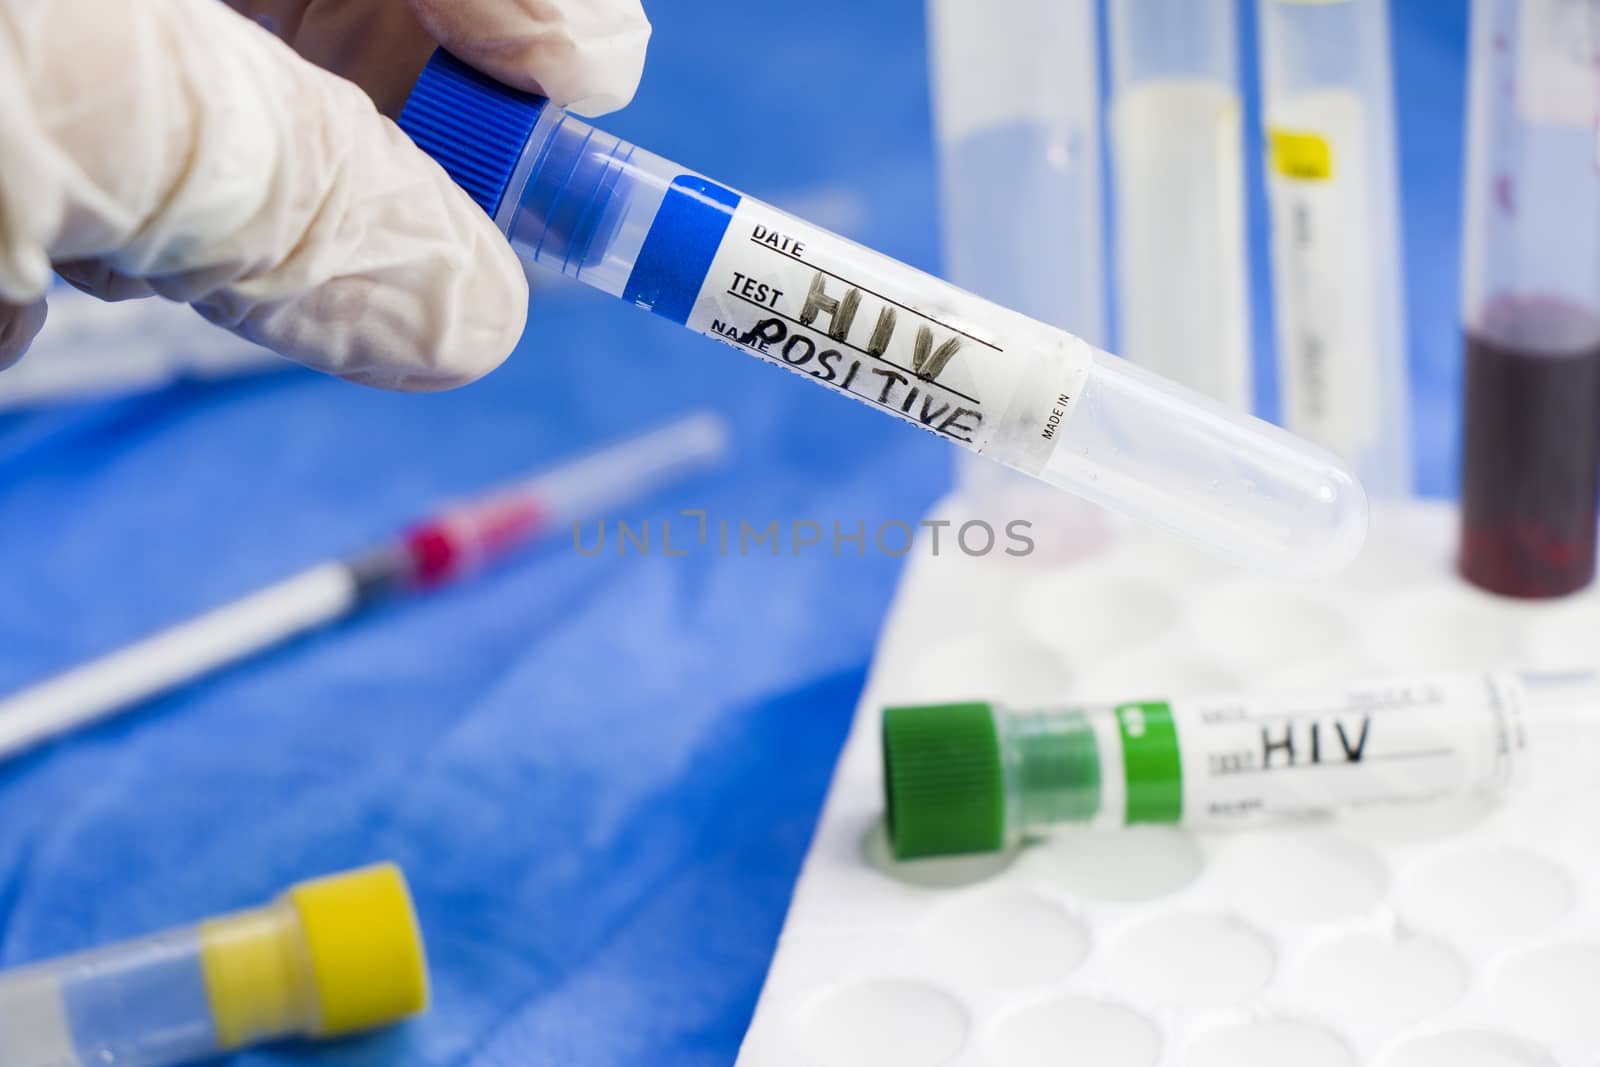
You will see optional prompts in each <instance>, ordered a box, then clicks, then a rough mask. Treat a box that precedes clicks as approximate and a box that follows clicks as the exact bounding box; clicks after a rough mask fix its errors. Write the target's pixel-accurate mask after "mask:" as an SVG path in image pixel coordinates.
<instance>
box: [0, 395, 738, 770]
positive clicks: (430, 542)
mask: <svg viewBox="0 0 1600 1067" xmlns="http://www.w3.org/2000/svg"><path fill="white" fill-rule="evenodd" d="M727 437H728V432H727V427H726V425H725V424H724V423H723V422H722V420H720V419H718V418H716V417H714V416H711V415H704V414H700V415H691V416H688V417H686V418H683V419H679V420H678V421H677V422H674V423H671V424H669V425H667V426H665V427H662V428H661V429H659V430H656V431H654V432H651V433H647V434H643V435H641V436H639V437H636V438H633V439H631V440H628V441H623V442H621V443H620V444H616V445H612V446H610V447H608V448H604V449H601V450H600V451H598V452H595V453H593V454H591V455H588V456H585V457H583V458H581V459H578V460H574V461H573V462H571V463H568V464H566V465H565V466H561V467H557V468H555V469H554V470H551V471H548V472H546V473H543V474H540V475H537V476H535V477H533V478H529V479H527V480H525V481H521V482H518V483H516V484H514V485H511V486H508V487H506V488H503V489H501V490H499V491H497V492H493V493H490V494H488V495H486V496H483V497H480V498H478V499H476V500H470V501H467V502H465V503H462V504H458V505H455V506H452V507H448V508H446V509H445V510H444V511H442V512H440V513H439V514H436V515H433V516H431V517H430V518H428V519H426V520H424V521H422V522H420V523H418V524H416V525H415V526H413V527H412V528H411V529H410V530H409V531H408V532H407V533H405V534H404V535H403V536H402V537H400V538H399V539H397V540H395V541H392V542H389V543H386V544H383V545H380V546H377V547H375V548H372V549H369V550H368V551H366V552H363V553H360V554H358V555H356V556H352V557H350V558H348V559H341V560H329V561H327V562H325V563H320V564H318V565H316V566H314V567H311V568H309V569H307V570H304V571H301V572H300V573H299V574H296V575H294V576H293V577H291V578H287V579H285V580H283V581H281V582H278V583H277V584H275V585H271V586H268V587H267V588H266V589H262V590H259V591H257V592H255V593H252V594H251V595H249V596H247V597H245V598H244V599H242V600H238V601H235V602H234V603H232V604H228V605H226V606H225V607H221V608H218V609H216V610H215V611H212V612H209V613H207V614H205V615H201V616H198V617H196V618H194V619H190V620H189V621H187V622H183V623H179V624H178V625H176V626H173V627H172V628H170V629H167V630H164V631H162V632H161V633H158V634H155V635H154V636H152V637H148V638H145V639H144V640H142V641H139V642H137V643H135V644H132V645H129V646H127V647H126V648H122V649H119V650H118V651H116V652H112V653H110V654H109V655H106V656H103V657H101V658H100V659H97V660H93V661H92V662H89V663H86V664H83V665H82V666H80V667H76V668H74V669H72V670H70V671H67V672H66V673H65V674H61V675H58V676H56V677H54V678H51V679H49V680H47V681H44V682H41V683H39V684H38V685H36V686H34V687H32V688H30V689H25V690H23V691H21V692H19V693H16V694H15V695H13V696H10V697H6V698H4V699H0V759H4V758H5V757H7V756H10V755H14V754H15V753H18V752H21V751H22V750H24V749H27V748H31V747H32V746H34V745H36V744H38V743H40V742H42V741H44V740H46V739H48V738H50V737H54V736H56V735H57V734H62V733H65V732H67V731H69V730H74V729H77V728H79V727H81V726H85V725H87V724H89V723H91V722H94V721H96V720H98V719H101V718H104V717H105V716H107V715H110V714H111V713H113V712H115V711H118V710H120V709H123V708H127V707H130V706H132V705H134V704H137V703H139V702H140V701H143V700H146V699H148V698H150V697H153V696H156V695H158V694H161V693H164V692H166V691H168V690H170V689H173V688H175V687H176V686H178V685H181V684H183V683H185V682H188V681H191V680H193V679H195V678H198V677H200V676H201V675H204V674H208V673H210V672H211V671H214V670H216V669H218V668H220V667H223V666H226V665H227V664H229V663H233V662H235V661H237V660H240V659H243V658H244V657H246V656H249V655H253V654H254V653H256V652H259V651H261V650H263V649H266V648H270V647H271V646H273V645H276V644H278V643H280V642H282V641H286V640H288V639H289V638H291V637H294V636H296V635H297V634H301V633H304V632H306V631H308V630H311V629H315V628H316V627H319V626H324V625H326V624H328V623H330V622H333V621H334V620H336V619H341V618H344V617H346V616H348V615H353V614H355V613H356V612H358V611H361V610H362V609H364V608H367V607H369V606H371V605H373V604H376V603H378V602H381V601H383V600H385V599H387V598H388V597H389V596H391V595H393V594H396V593H401V592H406V591H417V590H426V589H432V588H435V587H437V586H439V585H442V584H444V583H447V582H451V581H454V580H455V579H457V578H461V577H464V576H466V575H468V574H471V573H473V572H474V571H476V570H478V569H479V568H481V567H483V566H484V565H486V564H488V563H491V562H493V561H495V560H497V559H499V558H501V557H503V556H505V555H507V554H508V553H510V552H513V551H515V550H516V549H519V548H521V547H523V546H524V545H526V544H528V543H529V542H530V541H533V540H535V539H537V538H540V537H542V536H544V535H545V534H546V533H547V532H549V531H552V530H556V529H560V528H561V527H562V526H564V525H566V524H567V523H571V522H574V521H577V520H579V519H583V518H587V517H590V516H594V515H600V514H603V513H604V512H605V510H606V509H607V508H613V507H618V506H620V505H622V504H625V503H627V502H629V501H631V500H636V499H638V498H640V497H643V496H646V495H648V494H649V493H651V492H654V491H656V490H658V489H660V488H661V487H662V486H664V485H666V484H668V483H670V482H672V481H673V480H675V479H677V478H681V477H683V476H684V475H686V474H688V473H690V472H693V471H697V470H702V469H704V468H705V467H707V466H710V465H711V464H713V463H715V462H716V461H718V460H719V459H721V458H722V457H723V456H724V455H725V454H726V452H727V447H728V443H727Z"/></svg>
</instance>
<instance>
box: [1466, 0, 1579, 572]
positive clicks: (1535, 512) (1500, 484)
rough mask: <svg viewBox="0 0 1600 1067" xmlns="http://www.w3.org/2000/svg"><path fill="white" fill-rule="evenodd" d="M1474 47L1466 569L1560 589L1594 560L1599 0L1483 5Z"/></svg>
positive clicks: (1478, 8) (1486, 1) (1478, 6)
mask: <svg viewBox="0 0 1600 1067" xmlns="http://www.w3.org/2000/svg"><path fill="white" fill-rule="evenodd" d="M1471 47H1472V52H1471V57H1470V68H1469V87H1468V89H1469V108H1470V111H1469V126H1468V132H1467V167H1466V192H1465V204H1464V211H1465V218H1464V221H1463V228H1464V233H1463V273H1462V294H1461V305H1462V316H1463V327H1464V330H1465V334H1466V364H1467V366H1466V421H1465V426H1464V428H1463V434H1464V445H1463V456H1462V483H1461V513H1462V531H1461V554H1460V559H1459V567H1460V570H1461V573H1462V574H1463V575H1464V576H1465V577H1466V578H1467V579H1468V580H1469V581H1471V582H1473V583H1475V584H1477V585H1479V586H1482V587H1483V588H1485V589H1488V590H1490V591H1492V592H1496V593H1502V594H1505V595H1508V596H1521V597H1549V596H1559V595H1562V594H1564V593H1570V592H1572V591H1574V590H1577V589H1580V588H1582V587H1583V586H1585V585H1587V584H1588V583H1589V581H1590V580H1591V578H1592V577H1593V576H1594V566H1595V521H1596V488H1597V484H1600V0H1474V2H1473V5H1472V45H1471Z"/></svg>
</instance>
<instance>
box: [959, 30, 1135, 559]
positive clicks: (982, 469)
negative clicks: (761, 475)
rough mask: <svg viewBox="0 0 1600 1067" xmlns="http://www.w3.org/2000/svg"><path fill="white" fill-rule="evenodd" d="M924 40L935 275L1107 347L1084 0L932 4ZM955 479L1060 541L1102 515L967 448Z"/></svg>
mask: <svg viewBox="0 0 1600 1067" xmlns="http://www.w3.org/2000/svg"><path fill="white" fill-rule="evenodd" d="M928 44H929V68H930V80H931V83H932V88H933V105H934V107H933V112H934V129H935V133H936V135H937V142H938V151H939V194H940V196H939V203H940V222H941V232H942V237H943V246H944V276H945V277H946V278H948V279H950V280H951V281H952V282H954V283H955V284H957V285H959V286H960V287H961V288H963V289H967V290H970V291H971V292H973V293H976V294H978V295H979V296H982V297H984V298H986V299H989V300H994V301H996V302H998V303H1002V304H1005V305H1006V306H1007V307H1011V308H1014V309H1016V310H1017V311H1020V312H1022V313H1023V314H1025V315H1028V316H1030V317H1032V318H1035V319H1038V320H1039V321H1040V322H1045V323H1048V324H1050V325H1051V326H1057V327H1060V328H1062V329H1064V330H1069V331H1071V332H1072V333H1074V334H1076V335H1077V336H1079V337H1081V338H1083V339H1084V340H1085V341H1087V342H1089V343H1090V344H1092V345H1097V346H1098V345H1103V344H1104V342H1105V321H1104V320H1105V291H1104V282H1103V278H1104V275H1105V263H1104V255H1103V244H1104V240H1103V235H1102V232H1101V220H1102V218H1103V216H1104V210H1103V207H1102V201H1101V182H1100V165H1101V153H1100V62H1099V50H1098V47H1097V33H1096V19H1095V4H1094V2H1093V0H992V2H990V3H985V4H974V3H971V2H970V0H929V3H928ZM956 473H957V485H958V486H959V488H960V489H961V490H962V491H963V493H964V494H965V495H966V496H967V498H968V499H969V500H970V501H971V502H972V503H973V504H975V505H977V506H979V507H980V508H1004V509H1005V510H1006V513H1007V516H1008V517H1015V516H1016V515H1017V514H1018V513H1020V512H1022V511H1039V512H1041V515H1042V517H1044V518H1045V519H1046V522H1047V523H1048V524H1049V525H1050V526H1051V527H1053V528H1054V532H1056V533H1057V534H1059V535H1060V536H1061V537H1062V538H1063V539H1065V538H1078V539H1081V538H1082V537H1083V535H1084V534H1085V533H1088V532H1090V531H1092V529H1093V526H1094V518H1095V517H1097V516H1098V512H1093V513H1092V514H1091V512H1092V509H1091V508H1090V506H1089V505H1087V504H1083V503H1082V502H1080V501H1075V500H1074V498H1072V497H1067V496H1064V495H1063V494H1060V493H1051V492H1048V491H1045V492H1041V491H1040V490H1041V488H1042V487H1041V486H1040V484H1039V483H1038V482H1037V481H1035V480H1033V479H1031V478H1027V477H1025V476H1023V475H1019V474H1016V473H1014V472H1012V471H1010V470H1007V469H1006V468H1005V467H1002V466H1000V465H999V464H996V463H990V462H988V461H986V460H985V459H983V458H982V457H981V456H979V455H975V454H974V453H971V452H965V451H964V452H962V453H960V454H958V456H957V459H956ZM1073 504H1076V505H1077V507H1076V508H1072V507H1071V506H1070V505H1073ZM1063 505H1066V506H1063ZM1042 532H1044V533H1045V536H1049V532H1048V531H1042Z"/></svg>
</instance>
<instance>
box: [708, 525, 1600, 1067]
mask: <svg viewBox="0 0 1600 1067" xmlns="http://www.w3.org/2000/svg"><path fill="white" fill-rule="evenodd" d="M961 507H962V505H961V503H960V500H959V498H951V499H949V500H947V501H946V502H945V503H944V504H942V505H941V506H940V508H938V509H936V512H935V514H937V515H941V516H944V517H950V518H953V519H954V520H955V521H956V522H957V523H959V522H960V521H961ZM1453 538H1454V517H1453V513H1452V512H1451V511H1450V510H1448V509H1446V508H1444V507H1437V506H1427V505H1418V506H1416V507H1413V508H1409V509H1407V510H1405V511H1402V512H1392V513H1389V514H1384V515H1380V516H1379V517H1378V518H1377V519H1376V520H1375V522H1374V527H1373V533H1372V537H1371V538H1370V540H1369V544H1368V548H1367V550H1366V551H1365V552H1364V554H1363V556H1362V558H1361V559H1360V560H1359V561H1358V562H1357V564H1356V565H1355V566H1354V567H1353V568H1352V569H1351V570H1350V571H1348V572H1346V573H1345V574H1342V575H1340V576H1338V577H1337V578H1335V579H1332V580H1330V581H1327V582H1324V583H1318V584H1305V583H1286V582H1276V581H1272V580H1268V579H1263V578H1261V577H1258V576H1252V575H1248V574H1243V573H1240V572H1237V571H1232V570H1229V569H1228V568H1226V567H1224V566H1222V565H1219V564H1217V563H1215V562H1213V561H1211V560H1210V559H1208V558H1206V557H1204V556H1202V555H1200V554H1199V553H1197V552H1192V551H1190V550H1188V549H1186V548H1184V547H1182V546H1180V545H1177V544H1175V543H1174V542H1172V541H1170V540H1166V539H1162V538H1159V537H1156V536H1154V535H1149V534H1122V535H1117V536H1106V537H1104V538H1103V539H1099V540H1098V542H1097V543H1093V544H1090V543H1081V544H1079V545H1078V546H1077V547H1076V548H1074V549H1072V550H1070V551H1069V550H1065V549H1062V548H1060V547H1058V548H1057V549H1056V550H1055V551H1045V550H1040V551H1036V552H1035V553H1033V554H1032V555H1030V556H1028V557H1027V558H1024V559H1012V558H1008V557H1005V556H1004V555H1001V554H995V555H990V556H985V557H981V558H969V557H966V556H964V555H962V554H961V553H960V552H953V553H952V552H941V554H940V555H938V556H937V557H934V556H932V555H930V554H929V553H928V552H927V546H926V545H919V546H918V549H917V550H916V551H914V552H913V554H912V556H911V557H910V559H909V561H908V566H907V569H906V572H905V575H904V577H903V579H902V583H901V587H900V591H899V594H898V596H897V598H896V601H895V604H894V606H893V608H892V609H891V612H890V617H889V620H888V622H887V624H886V626H885V630H884V633H883V636H882V639H881V642H880V645H879V648H878V653H877V658H876V662H875V665H874V668H873V672H872V677H871V679H870V681H869V682H868V685H867V688H866V692H865V693H864V694H863V696H862V700H861V704H860V707H859V708H858V709H857V714H856V721H855V725H854V728H853V729H852V731H851V735H850V738H849V741H848V742H847V744H846V746H845V750H844V753H843V755H842V757H841V759H840V763H839V766H838V768H837V770H836V772H835V777H834V781H833V785H832V789H831V791H830V794H829V797H828V801H827V804H826V807H825V809H824V812H823V815H822V819H821V821H820V823H819V825H818V828H817V831H816V836H815V838H814V839H813V842H812V846H811V852H810V855H809V856H808V857H807V860H806V863H805V867H804V870H803V872H802V874H801V877H800V881H799V883H798V885H797V887H796V891H795V896H794V900H793V903H792V905H791V908H790V912H789V916H788V919H787V922H786V924H785V927H784V931H783V935H782V938H781V940H780V943H779V946H778V951H777V954H776V956H775V957H774V959H773V962H772V967H771V970H770V972H769V974H768V977H767V983H766V987H765V989H764V990H763V992H762V995H761V1000H760V1003H759V1005H758V1007H757V1010H756V1014H755V1018H754V1020H753V1022H752V1024H751V1028H750V1031H749V1033H748V1035H747V1037H746V1039H745V1044H744V1047H743V1050H742V1051H741V1054H740V1057H739V1065H740V1067H935V1065H944V1064H952V1065H963V1067H968V1065H971V1067H976V1065H991V1067H1045V1065H1064V1064H1082V1065H1092V1067H1175V1065H1178V1064H1182V1065H1183V1067H1276V1065H1285V1067H1287V1065H1293V1067H1349V1065H1358V1064H1373V1065H1379V1067H1539V1065H1545V1067H1580V1065H1582V1067H1592V1065H1596V1064H1600V764H1596V765H1591V767H1590V772H1589V773H1585V774H1577V775H1574V774H1566V775H1561V776H1555V777H1552V778H1535V780H1533V781H1531V782H1530V783H1529V784H1528V785H1527V786H1526V787H1525V788H1524V789H1522V790H1521V791H1520V792H1518V793H1517V794H1515V796H1514V797H1513V798H1512V799H1511V800H1510V801H1509V802H1508V803H1505V804H1501V805H1498V806H1489V805H1485V806H1483V807H1481V808H1479V809H1477V810H1471V811H1457V812H1454V813H1451V814H1449V815H1445V816H1432V817H1429V818H1427V819H1424V820H1419V819H1417V818H1416V817H1408V818H1407V819H1406V821H1405V822H1399V821H1397V820H1396V819H1395V818H1394V817H1393V816H1390V817H1387V818H1380V817H1374V816H1366V817H1364V819H1363V821H1360V822H1354V823H1352V822H1342V823H1339V824H1335V825H1330V826H1327V827H1317V828H1306V829H1286V830H1271V831H1266V832H1260V833H1255V832H1244V833H1230V834H1195V833H1191V832H1186V831H1182V830H1176V829H1168V828H1157V827H1140V828H1135V829H1130V830H1126V831H1110V832H1107V831H1100V832H1096V831H1076V830H1074V831H1067V832H1063V833H1059V834H1056V835H1054V836H1052V837H1050V838H1049V839H1047V840H1043V841H1040V842H1036V843H1030V844H1028V845H1026V846H1024V847H1023V848H1022V849H1020V850H1018V851H1017V852H1016V853H1014V854H1008V855H1003V856H1000V855H997V856H978V857H961V858H952V859H933V860H918V861H913V862H911V863H902V864H896V863H893V862H891V861H890V860H889V859H888V851H887V844H886V841H885V837H884V830H883V824H882V811H883V796H882V779H881V769H880V759H881V754H880V743H879V726H880V724H879V714H880V711H881V709H882V707H883V706H884V704H886V703H894V702H908V701H942V700H958V699H968V698H974V697H987V698H993V699H999V700H1005V701H1010V702H1014V703H1017V704H1019V705H1022V706H1030V705H1032V706H1045V705H1049V704H1058V703H1061V702H1063V701H1066V700H1085V701H1095V700H1109V701H1120V700H1126V699H1145V698H1156V697H1166V696H1182V695H1186V694H1204V693H1218V692H1227V691H1242V690H1260V689H1273V688H1283V687H1286V686H1296V685H1311V684H1319V683H1322V682H1328V681H1338V680H1343V679H1348V678H1352V677H1381V676H1401V675H1417V674H1424V673H1433V672H1439V671H1454V670H1480V669H1489V668H1497V667H1504V668H1569V667H1573V666H1582V665H1589V664H1594V663H1596V662H1597V661H1600V595H1596V594H1595V593H1593V592H1590V593H1586V594H1583V595H1580V596H1577V597H1572V598H1567V599H1565V600H1560V601H1555V602H1546V603H1537V604H1535V603H1522V602H1516V601H1508V600H1503V599H1499V598H1495V597H1491V596H1488V595H1486V594H1482V593H1479V592H1477V591H1476V590H1473V589H1471V588H1469V587H1467V586H1466V585H1464V584H1463V583H1461V582H1460V581H1459V580H1458V579H1457V578H1456V577H1455V576H1454V574H1453V572H1452V570H1451V567H1450V554H1451V549H1452V544H1453ZM1091 540H1093V539H1091ZM1596 728H1597V730H1600V717H1597V723H1596Z"/></svg>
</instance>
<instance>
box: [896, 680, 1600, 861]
mask: <svg viewBox="0 0 1600 1067" xmlns="http://www.w3.org/2000/svg"><path fill="white" fill-rule="evenodd" d="M1597 710H1600V683H1597V681H1596V675H1595V673H1594V672H1592V671H1574V672H1569V673H1540V674H1509V673H1494V674H1467V675H1443V676H1435V677H1426V678H1410V679H1401V680H1391V681H1377V682H1358V683H1352V684H1348V685H1343V686H1336V687H1330V688H1325V689H1318V690H1308V691H1304V692H1298V693H1275V694H1244V695H1238V694H1235V695H1230V696H1223V697H1216V698H1197V699H1186V700H1154V701H1131V702H1125V703H1118V704H1104V705H1093V706H1084V707H1062V708H1055V709H1049V710H1033V711H1020V710H1014V709H1011V708H1007V707H1004V706H1002V705H1000V704H996V703H992V702H971V703H958V704H934V705H916V706H895V707H888V708H885V709H884V713H883V770H884V793H885V810H886V819H887V823H888V828H889V834H890V838H891V840H892V842H893V846H894V854H895V856H896V858H898V859H912V858H915V857H919V856H934V855H941V854H949V853H961V852H985V851H996V850H999V849H1005V848H1009V847H1012V846H1013V845H1016V844H1017V843H1019V842H1020V841H1022V840H1023V839H1024V838H1027V837H1030V836H1034V835H1038V834H1041V833H1043V832H1046V831H1048V830H1049V829H1050V828H1052V827H1056V826H1065V825H1092V826H1128V825H1133V824H1137V823H1169V824H1170V823H1183V824H1185V825H1192V826H1204V827H1215V828H1225V827H1245V826H1252V825H1260V824H1263V823H1268V822H1273V821H1285V820H1310V819H1324V818H1330V817H1334V816H1338V815H1340V814H1343V813H1346V812H1349V811H1352V810H1355V809H1358V808H1369V809H1370V808H1383V807H1401V806H1412V805H1419V804H1427V803H1431V802H1448V801H1452V800H1459V799H1462V798H1465V797H1468V796H1472V795H1476V794H1482V793H1490V794H1494V793H1498V792H1499V791H1501V790H1503V789H1505V788H1507V787H1509V786H1511V785H1512V784H1513V783H1514V782H1515V781H1518V780H1520V778H1521V777H1522V776H1523V774H1524V773H1525V770H1526V765H1527V761H1526V760H1525V759H1524V758H1523V754H1524V752H1525V751H1526V750H1527V749H1528V747H1529V743H1530V734H1532V735H1533V738H1534V740H1535V741H1539V742H1540V743H1541V744H1544V743H1551V742H1556V743H1560V742H1562V741H1564V740H1565V739H1567V738H1570V736H1571V734H1570V732H1569V731H1568V730H1567V729H1565V728H1567V727H1571V726H1574V725H1577V726H1579V727H1582V726H1583V725H1584V724H1585V723H1591V722H1595V721H1597V720H1595V718H1594V713H1595V712H1596V711H1597Z"/></svg>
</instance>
